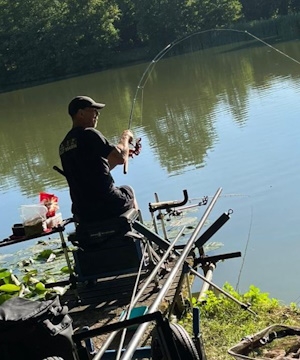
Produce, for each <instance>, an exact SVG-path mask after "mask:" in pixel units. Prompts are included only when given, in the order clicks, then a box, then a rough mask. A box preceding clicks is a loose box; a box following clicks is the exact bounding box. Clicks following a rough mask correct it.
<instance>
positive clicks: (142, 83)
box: [123, 29, 300, 174]
mask: <svg viewBox="0 0 300 360" xmlns="http://www.w3.org/2000/svg"><path fill="white" fill-rule="evenodd" d="M213 31H228V32H236V33H241V34H246V35H249V36H250V37H252V38H253V39H255V40H257V41H259V42H261V43H262V44H264V45H266V46H268V47H269V48H271V49H272V50H274V51H276V52H278V53H279V54H281V55H283V56H285V57H287V58H288V59H290V60H292V61H294V62H295V63H297V64H299V65H300V61H298V60H296V59H294V58H292V57H291V56H289V55H287V54H285V53H284V52H282V51H281V50H279V49H277V48H275V47H274V46H272V45H271V44H269V43H267V42H266V41H264V40H262V39H260V38H259V37H258V36H255V35H253V34H252V33H250V32H249V31H247V30H236V29H209V30H202V31H196V32H193V33H192V34H188V35H185V36H183V37H181V38H179V39H177V40H174V41H172V42H171V43H170V44H168V45H167V46H166V47H164V48H163V49H162V50H161V51H159V53H158V54H157V55H156V56H155V57H154V58H153V59H152V60H151V62H150V63H149V64H148V66H147V68H146V69H145V71H144V73H143V74H142V76H141V78H140V81H139V83H138V86H137V88H136V92H135V96H134V98H133V101H132V105H131V110H130V115H129V123H128V129H131V124H132V119H133V112H134V107H135V104H136V101H137V97H138V94H139V90H141V91H142V106H141V108H142V111H141V113H143V90H144V87H145V85H146V83H147V80H148V79H149V77H150V75H151V73H152V71H153V69H154V67H155V65H156V64H157V63H158V62H159V60H160V59H162V58H163V57H164V56H165V55H166V54H167V53H168V52H169V51H170V50H171V49H172V48H173V47H174V46H176V45H178V44H180V43H181V42H183V41H185V40H187V39H189V38H191V37H193V36H196V35H200V34H205V33H209V32H213ZM140 140H141V139H139V140H138V141H139V142H140ZM128 160H129V159H127V160H126V161H125V163H124V167H123V173H124V174H127V172H128Z"/></svg>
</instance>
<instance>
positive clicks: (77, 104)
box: [68, 96, 105, 116]
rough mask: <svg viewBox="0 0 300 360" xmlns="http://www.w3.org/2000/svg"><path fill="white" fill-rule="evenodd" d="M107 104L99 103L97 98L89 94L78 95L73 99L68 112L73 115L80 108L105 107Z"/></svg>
mask: <svg viewBox="0 0 300 360" xmlns="http://www.w3.org/2000/svg"><path fill="white" fill-rule="evenodd" d="M104 106H105V104H101V103H97V102H96V101H95V100H93V99H92V98H90V97H89V96H76V97H75V98H74V99H73V100H71V102H70V104H69V107H68V112H69V115H71V116H73V115H75V114H76V113H77V111H78V110H79V109H84V108H87V107H92V108H95V109H102V108H104Z"/></svg>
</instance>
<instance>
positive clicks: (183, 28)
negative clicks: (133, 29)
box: [133, 0, 241, 49]
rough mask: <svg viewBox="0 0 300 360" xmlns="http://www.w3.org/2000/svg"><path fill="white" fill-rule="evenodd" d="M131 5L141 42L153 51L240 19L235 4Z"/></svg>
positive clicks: (178, 0) (175, 0) (219, 0)
mask: <svg viewBox="0 0 300 360" xmlns="http://www.w3.org/2000/svg"><path fill="white" fill-rule="evenodd" d="M133 1H134V2H135V6H136V14H137V19H138V31H139V33H140V36H141V38H142V39H143V40H144V41H150V42H151V45H152V47H154V48H155V47H156V48H157V49H160V48H161V47H162V46H165V45H167V44H168V43H170V42H171V41H173V40H174V39H176V38H179V37H182V36H184V35H187V34H189V33H192V32H194V31H199V30H205V29H209V28H214V27H216V26H224V25H227V24H229V23H232V22H234V21H237V20H238V19H239V18H240V17H241V3H240V1H239V0H172V1H171V0H154V1H151V2H150V1H146V0H144V1H140V0H133Z"/></svg>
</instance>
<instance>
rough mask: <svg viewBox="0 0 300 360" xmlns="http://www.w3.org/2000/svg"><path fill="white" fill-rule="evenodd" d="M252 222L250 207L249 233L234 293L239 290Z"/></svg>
mask: <svg viewBox="0 0 300 360" xmlns="http://www.w3.org/2000/svg"><path fill="white" fill-rule="evenodd" d="M252 222H253V207H252V206H251V216H250V226H249V231H248V238H247V242H246V246H245V251H244V256H243V258H242V265H241V268H240V271H239V275H238V281H237V283H236V286H235V290H236V291H238V290H239V284H240V280H241V276H242V272H243V268H244V264H245V260H246V255H247V251H248V246H249V242H250V234H251V229H252Z"/></svg>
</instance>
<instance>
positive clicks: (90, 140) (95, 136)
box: [84, 128, 115, 159]
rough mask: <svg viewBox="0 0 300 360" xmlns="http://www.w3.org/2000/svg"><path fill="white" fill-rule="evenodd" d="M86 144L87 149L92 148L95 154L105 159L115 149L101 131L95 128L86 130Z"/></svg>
mask: <svg viewBox="0 0 300 360" xmlns="http://www.w3.org/2000/svg"><path fill="white" fill-rule="evenodd" d="M84 142H85V144H86V146H87V148H91V150H93V152H95V153H98V154H99V155H101V156H102V157H103V158H105V159H107V157H108V155H109V154H110V153H111V151H112V150H113V149H114V148H115V145H113V144H111V143H110V142H109V141H108V140H107V139H106V138H105V136H104V135H103V134H102V133H101V132H100V131H99V130H97V129H94V128H86V129H85V131H84Z"/></svg>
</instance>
